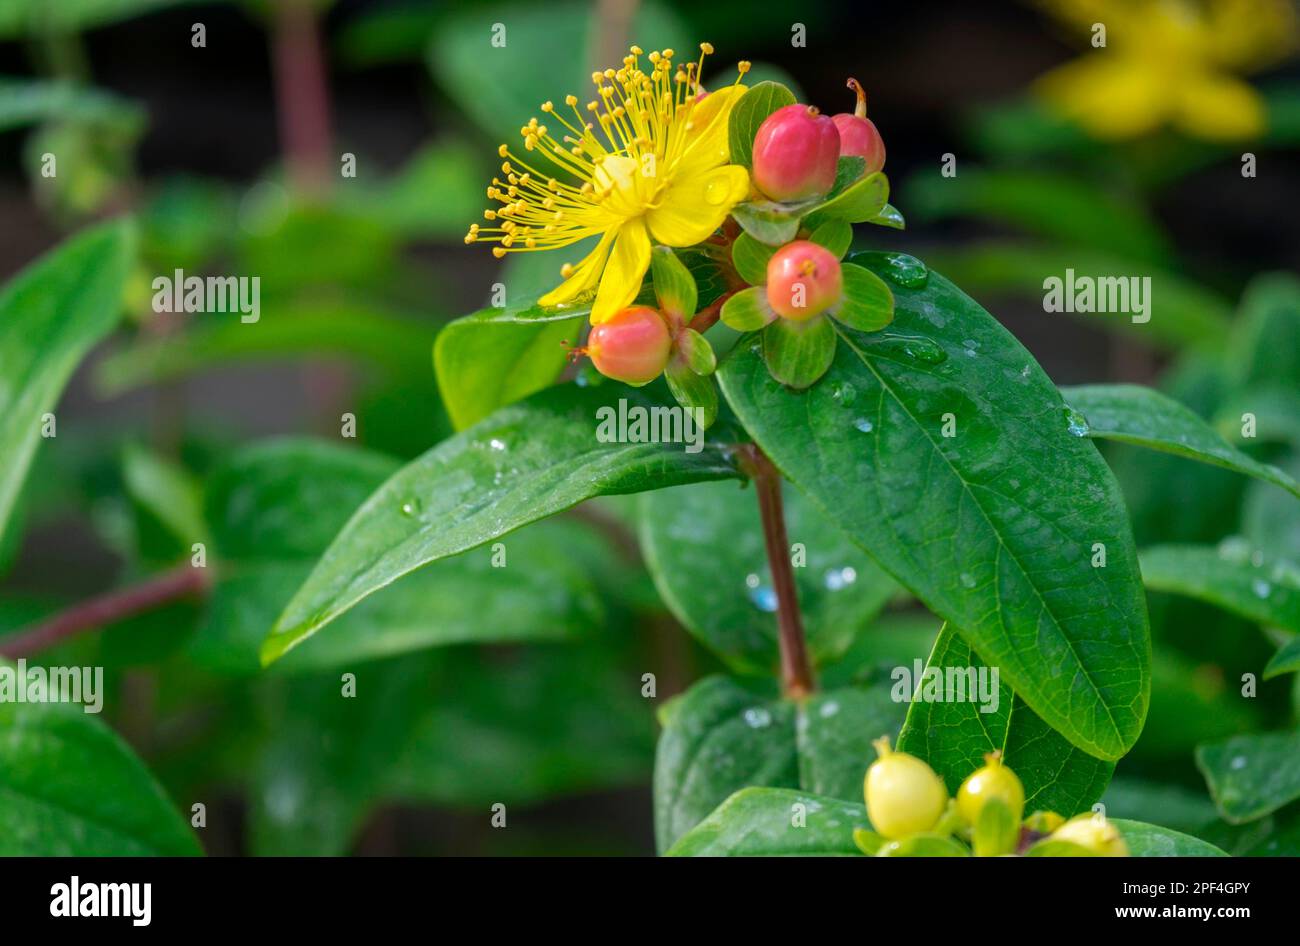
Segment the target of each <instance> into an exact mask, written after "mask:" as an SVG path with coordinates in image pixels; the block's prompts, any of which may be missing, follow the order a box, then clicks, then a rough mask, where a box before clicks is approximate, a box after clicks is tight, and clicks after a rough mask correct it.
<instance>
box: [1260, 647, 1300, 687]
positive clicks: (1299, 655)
mask: <svg viewBox="0 0 1300 946" xmlns="http://www.w3.org/2000/svg"><path fill="white" fill-rule="evenodd" d="M1298 670H1300V636H1296V637H1293V638H1291V639H1290V640H1289V641H1287V642H1286V643H1285V644H1283V645H1282V646H1281V647H1280V648H1278V651H1277V653H1276V654H1274V655H1273V658H1272V659H1271V660H1269V662H1268V665H1267V666H1265V667H1264V679H1265V680H1271V679H1273V678H1274V677H1280V676H1282V674H1284V673H1295V672H1296V671H1298Z"/></svg>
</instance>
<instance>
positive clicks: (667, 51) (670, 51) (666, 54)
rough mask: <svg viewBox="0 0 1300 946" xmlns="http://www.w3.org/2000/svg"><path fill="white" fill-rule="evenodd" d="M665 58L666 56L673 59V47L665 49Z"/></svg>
mask: <svg viewBox="0 0 1300 946" xmlns="http://www.w3.org/2000/svg"><path fill="white" fill-rule="evenodd" d="M664 58H665V59H672V58H673V51H672V50H671V49H665V50H664Z"/></svg>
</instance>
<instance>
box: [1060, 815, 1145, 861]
mask: <svg viewBox="0 0 1300 946" xmlns="http://www.w3.org/2000/svg"><path fill="white" fill-rule="evenodd" d="M1051 840H1053V841H1068V842H1070V843H1071V844H1077V845H1078V846H1079V847H1081V848H1085V849H1087V850H1089V851H1092V853H1093V854H1096V855H1099V856H1101V857H1128V845H1127V844H1125V843H1124V838H1123V837H1121V836H1120V833H1119V829H1118V828H1116V827H1115V826H1114V825H1113V824H1111V823H1110V822H1109V821H1107V820H1106V818H1105V817H1104V816H1103V815H1096V814H1091V813H1090V814H1084V815H1076V816H1075V817H1073V818H1071V819H1070V820H1069V821H1067V822H1066V823H1065V824H1063V825H1061V826H1060V827H1059V828H1057V829H1056V830H1055V831H1054V832H1052V837H1051Z"/></svg>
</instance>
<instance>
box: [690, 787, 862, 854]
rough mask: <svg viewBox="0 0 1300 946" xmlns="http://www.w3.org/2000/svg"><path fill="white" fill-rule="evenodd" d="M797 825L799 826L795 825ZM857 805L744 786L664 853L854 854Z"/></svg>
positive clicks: (859, 814)
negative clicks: (744, 787)
mask: <svg viewBox="0 0 1300 946" xmlns="http://www.w3.org/2000/svg"><path fill="white" fill-rule="evenodd" d="M797 824H800V825H801V826H799V827H796V825H797ZM866 825H867V810H866V808H865V807H864V806H863V805H859V804H853V803H852V802H846V801H840V800H838V799H835V798H824V797H822V796H819V795H812V794H807V793H804V792H798V791H789V790H785V789H776V788H746V789H744V790H743V791H739V792H736V794H734V795H732V796H731V797H730V798H728V799H727V800H726V801H725V802H723V803H722V804H721V805H719V806H718V809H717V810H716V811H714V812H713V813H712V814H711V815H709V816H708V817H707V818H706V819H704V820H703V821H702V822H700V824H699V825H697V826H696V827H695V828H694V829H693V830H691V832H690V833H689V834H687V835H685V836H684V837H682V838H681V839H680V840H679V841H678V842H677V843H676V844H675V845H673V847H672V848H671V849H670V850H669V851H668V856H669V857H776V856H798V857H828V856H829V857H857V856H861V852H860V851H859V850H858V847H857V845H856V844H854V842H853V831H854V829H855V828H863V827H866Z"/></svg>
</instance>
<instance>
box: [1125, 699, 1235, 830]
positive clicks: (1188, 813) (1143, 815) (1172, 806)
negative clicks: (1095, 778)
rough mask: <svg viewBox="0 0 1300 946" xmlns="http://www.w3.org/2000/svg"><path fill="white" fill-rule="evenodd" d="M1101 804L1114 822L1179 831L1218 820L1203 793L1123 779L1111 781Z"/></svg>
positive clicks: (1136, 779)
mask: <svg viewBox="0 0 1300 946" xmlns="http://www.w3.org/2000/svg"><path fill="white" fill-rule="evenodd" d="M1156 692H1157V693H1158V692H1159V690H1158V689H1157V691H1156ZM1101 803H1102V804H1103V805H1105V806H1106V817H1107V818H1109V819H1111V820H1114V819H1116V818H1127V819H1130V820H1133V821H1150V822H1156V821H1159V822H1160V823H1161V824H1162V825H1164V826H1165V827H1168V828H1173V829H1174V830H1176V831H1194V830H1196V829H1198V828H1200V827H1201V825H1204V824H1206V823H1208V822H1210V821H1213V820H1215V818H1216V817H1217V814H1216V812H1215V810H1214V803H1213V802H1211V801H1210V798H1209V795H1208V794H1206V792H1205V791H1203V790H1199V789H1195V790H1194V789H1188V788H1184V787H1183V786H1182V785H1176V784H1170V783H1165V782H1155V781H1148V780H1147V779H1138V778H1125V777H1123V776H1117V777H1115V778H1113V779H1111V782H1110V785H1108V786H1107V787H1106V794H1104V795H1103V796H1102V797H1101Z"/></svg>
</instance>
